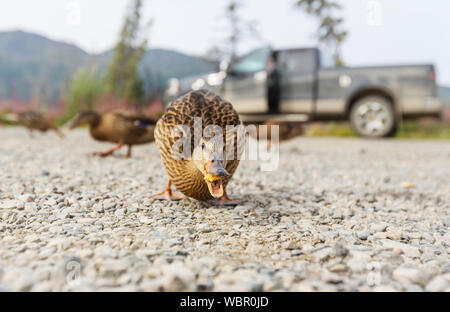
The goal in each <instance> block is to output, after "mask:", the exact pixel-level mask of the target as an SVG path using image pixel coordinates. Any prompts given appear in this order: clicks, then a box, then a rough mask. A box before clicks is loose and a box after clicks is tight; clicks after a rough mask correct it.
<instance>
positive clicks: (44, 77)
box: [0, 30, 216, 102]
mask: <svg viewBox="0 0 450 312" xmlns="http://www.w3.org/2000/svg"><path fill="white" fill-rule="evenodd" d="M112 55H113V51H112V50H110V51H107V52H104V53H100V54H97V55H93V54H89V53H87V52H86V51H84V50H82V49H80V48H78V47H77V46H75V45H72V44H68V43H64V42H59V41H54V40H50V39H48V38H46V37H44V36H41V35H37V34H32V33H27V32H24V31H20V30H18V31H8V32H0V99H5V98H15V99H17V100H20V101H29V100H31V99H32V98H37V100H39V101H41V102H43V101H46V102H55V101H57V100H58V99H59V98H60V96H61V92H62V91H63V90H64V88H65V87H67V85H68V84H69V82H70V79H71V77H72V75H73V73H74V72H75V71H76V70H77V69H78V68H80V67H83V66H89V65H93V64H98V65H99V67H100V68H101V69H105V68H106V66H107V64H108V63H109V61H110V59H111V57H112ZM215 68H216V65H215V64H212V63H209V62H206V61H204V60H201V59H199V58H197V57H194V56H190V55H186V54H183V53H179V52H175V51H170V50H163V49H150V50H149V51H147V53H146V54H145V55H144V57H143V60H142V61H141V63H140V65H139V72H140V74H141V76H142V78H143V79H144V85H145V89H146V90H147V92H150V90H155V89H156V90H161V89H162V88H163V86H164V85H165V83H166V81H167V79H168V78H170V77H184V76H190V75H196V74H201V73H205V72H211V71H214V70H215Z"/></svg>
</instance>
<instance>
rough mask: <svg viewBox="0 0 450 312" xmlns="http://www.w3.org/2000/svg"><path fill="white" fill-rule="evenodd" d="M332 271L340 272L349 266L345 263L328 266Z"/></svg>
mask: <svg viewBox="0 0 450 312" xmlns="http://www.w3.org/2000/svg"><path fill="white" fill-rule="evenodd" d="M328 270H329V271H330V272H333V273H340V272H345V271H347V266H346V265H345V264H343V263H337V264H334V265H332V266H331V267H329V268H328Z"/></svg>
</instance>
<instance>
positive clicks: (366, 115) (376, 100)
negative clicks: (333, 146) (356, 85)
mask: <svg viewBox="0 0 450 312" xmlns="http://www.w3.org/2000/svg"><path fill="white" fill-rule="evenodd" d="M350 124H351V126H352V128H353V130H354V131H355V132H356V133H357V134H358V135H359V136H362V137H366V138H381V137H387V136H392V135H394V133H395V132H396V130H397V121H396V117H395V112H394V107H393V105H392V103H391V102H390V101H389V100H388V99H386V98H385V97H382V96H378V95H373V96H366V97H363V98H361V99H359V100H357V101H356V102H355V103H354V104H353V105H352V107H351V110H350Z"/></svg>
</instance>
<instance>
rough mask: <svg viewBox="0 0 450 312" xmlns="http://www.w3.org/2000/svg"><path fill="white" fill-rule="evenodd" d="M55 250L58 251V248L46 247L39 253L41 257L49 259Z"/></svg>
mask: <svg viewBox="0 0 450 312" xmlns="http://www.w3.org/2000/svg"><path fill="white" fill-rule="evenodd" d="M55 252H56V248H55V247H48V248H45V249H43V250H42V251H41V252H40V253H39V258H41V259H47V258H48V257H50V256H51V255H53V254H54V253H55Z"/></svg>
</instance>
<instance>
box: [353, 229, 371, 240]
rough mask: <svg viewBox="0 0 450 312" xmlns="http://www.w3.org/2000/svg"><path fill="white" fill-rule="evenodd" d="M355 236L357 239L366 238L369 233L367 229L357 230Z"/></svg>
mask: <svg viewBox="0 0 450 312" xmlns="http://www.w3.org/2000/svg"><path fill="white" fill-rule="evenodd" d="M356 236H358V238H359V239H362V240H366V239H367V238H368V237H369V236H370V233H369V232H368V231H359V232H357V233H356Z"/></svg>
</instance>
